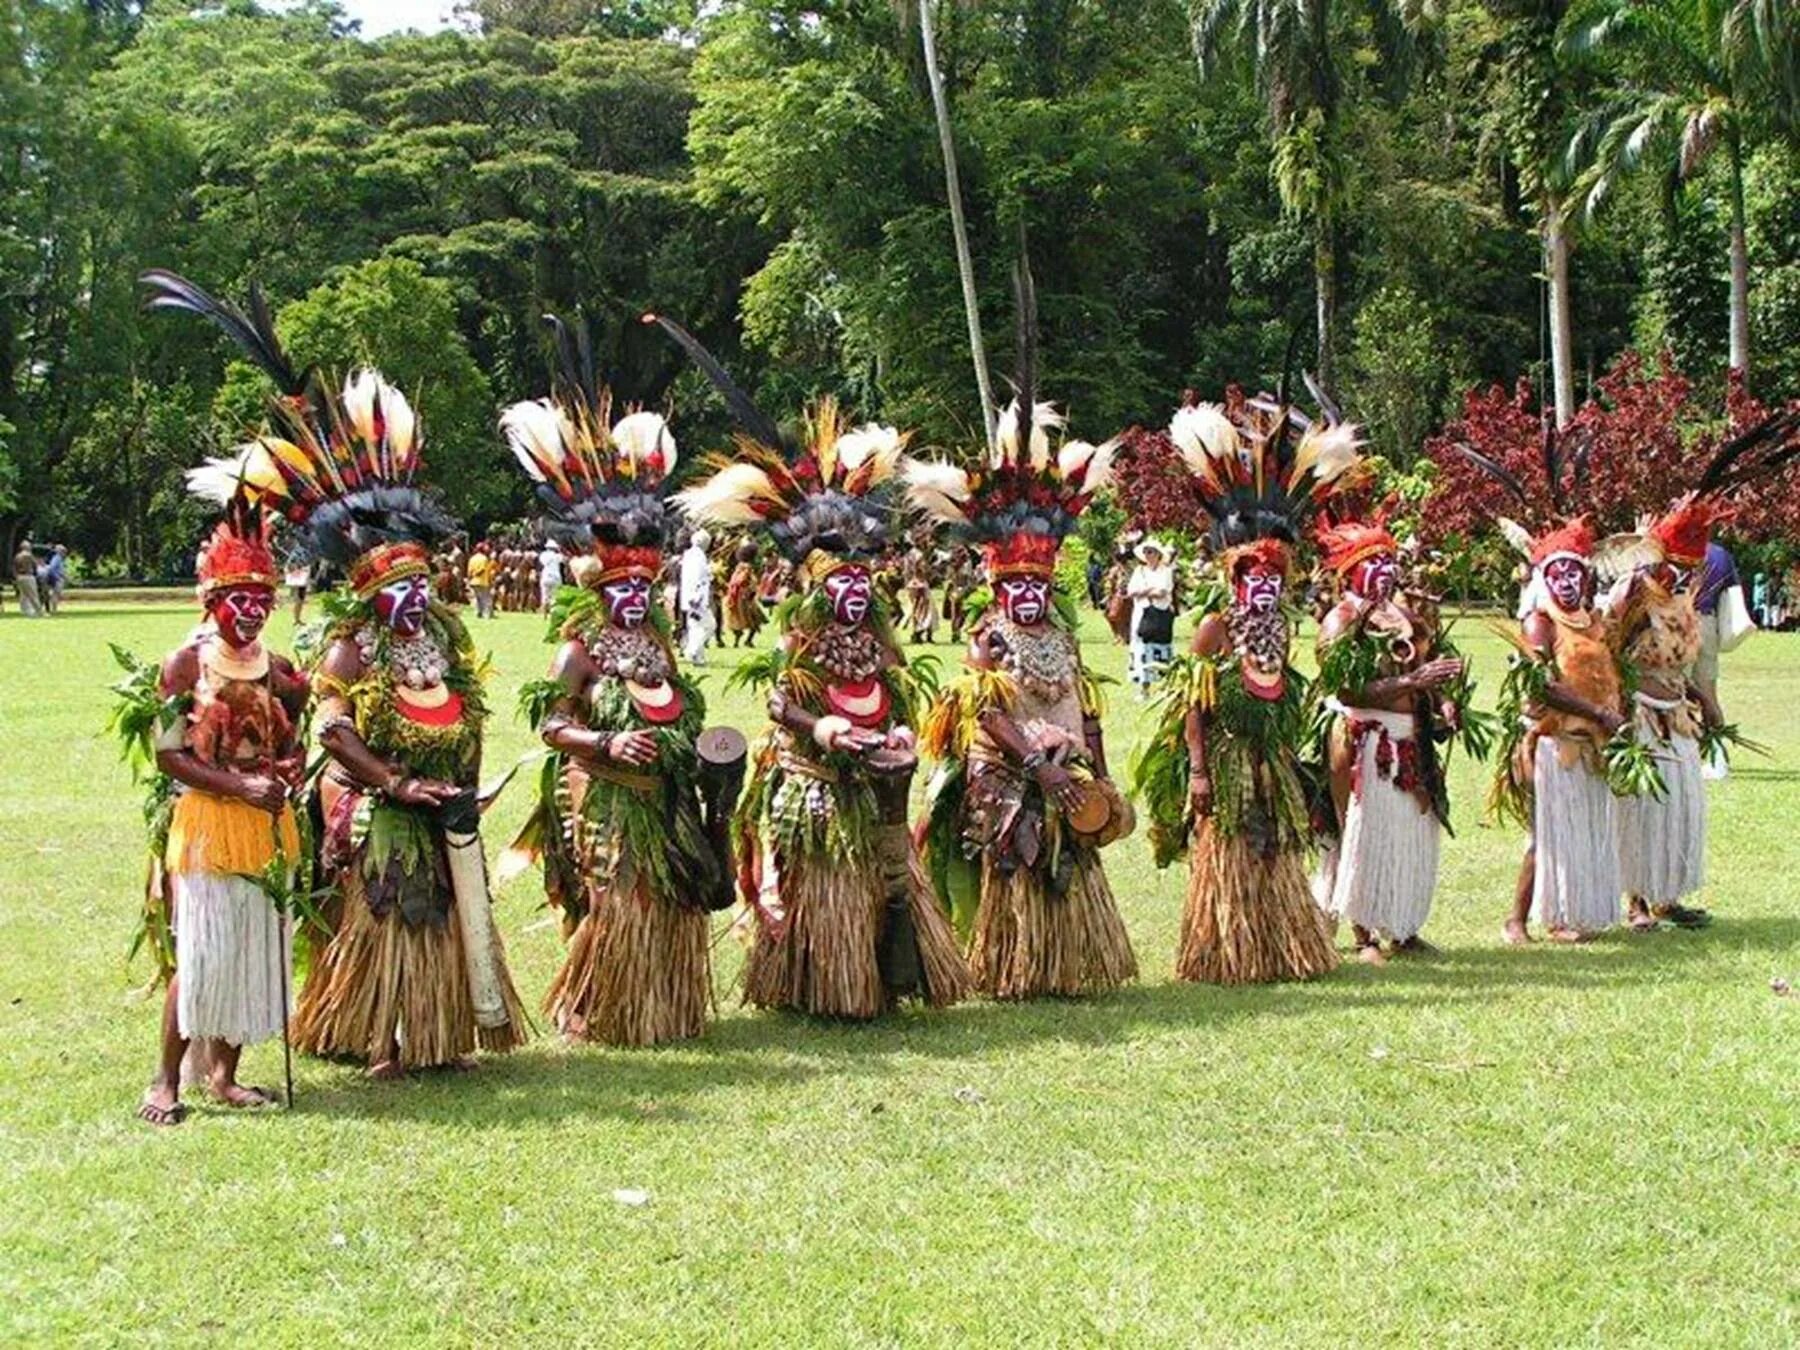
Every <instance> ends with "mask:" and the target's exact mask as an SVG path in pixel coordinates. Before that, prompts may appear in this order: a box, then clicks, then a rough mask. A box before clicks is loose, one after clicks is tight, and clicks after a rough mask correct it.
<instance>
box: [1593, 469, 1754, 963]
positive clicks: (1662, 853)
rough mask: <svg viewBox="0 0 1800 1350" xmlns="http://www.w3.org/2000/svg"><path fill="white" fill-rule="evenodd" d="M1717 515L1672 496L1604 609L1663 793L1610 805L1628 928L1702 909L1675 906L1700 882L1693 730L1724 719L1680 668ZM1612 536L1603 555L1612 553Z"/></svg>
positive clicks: (1694, 649)
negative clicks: (1696, 583) (1630, 678)
mask: <svg viewBox="0 0 1800 1350" xmlns="http://www.w3.org/2000/svg"><path fill="white" fill-rule="evenodd" d="M1725 514H1727V513H1726V512H1723V511H1721V510H1719V509H1718V508H1717V507H1715V506H1714V505H1713V504H1712V503H1710V502H1708V501H1706V500H1703V499H1699V498H1696V497H1695V496H1693V495H1692V494H1690V495H1688V496H1686V497H1683V498H1682V499H1681V500H1680V501H1678V502H1676V503H1675V505H1674V507H1673V508H1672V509H1671V510H1670V511H1669V512H1668V513H1667V514H1666V515H1664V516H1662V517H1661V518H1659V519H1658V520H1656V521H1655V522H1653V523H1652V524H1651V526H1650V528H1649V529H1648V530H1647V531H1646V532H1645V533H1644V534H1643V535H1642V536H1641V537H1636V538H1629V543H1630V545H1632V547H1630V548H1629V550H1628V552H1629V555H1630V558H1629V563H1628V566H1629V567H1630V570H1629V571H1628V572H1627V573H1626V575H1625V576H1624V577H1623V579H1622V580H1621V581H1620V584H1619V586H1618V587H1617V588H1616V589H1615V590H1614V592H1613V595H1612V597H1611V598H1610V603H1609V605H1608V611H1609V612H1608V619H1609V621H1610V624H1611V630H1610V631H1611V640H1612V643H1613V646H1614V647H1615V648H1616V649H1617V650H1618V651H1619V652H1620V653H1621V654H1622V655H1623V657H1624V661H1625V664H1626V666H1627V667H1628V668H1629V669H1630V670H1631V671H1632V672H1633V673H1634V674H1635V676H1636V678H1637V683H1636V687H1635V688H1634V689H1633V690H1632V691H1631V707H1632V713H1633V716H1632V725H1633V729H1634V732H1635V734H1636V736H1637V739H1638V740H1639V742H1640V743H1642V744H1643V745H1644V746H1646V747H1647V748H1648V749H1649V750H1650V752H1651V753H1652V754H1653V755H1655V756H1656V764H1657V770H1658V772H1659V773H1661V775H1662V780H1663V785H1664V788H1665V791H1664V793H1663V795H1662V796H1661V797H1656V796H1653V795H1645V796H1640V797H1629V798H1626V799H1624V800H1623V801H1621V802H1619V804H1618V820H1619V830H1618V840H1619V878H1620V883H1621V885H1622V886H1623V888H1624V891H1625V894H1626V896H1627V901H1628V907H1629V913H1628V916H1627V917H1628V918H1629V920H1630V923H1631V926H1632V928H1634V929H1636V930H1639V931H1644V930H1648V929H1653V928H1655V927H1656V926H1657V923H1658V921H1659V920H1661V919H1667V920H1669V921H1670V922H1671V923H1674V924H1677V925H1679V926H1681V927H1684V928H1699V927H1702V926H1704V925H1705V924H1706V923H1707V922H1708V920H1709V916H1708V914H1707V912H1706V911H1705V910H1703V909H1691V908H1689V907H1688V906H1686V905H1684V904H1682V903H1681V901H1682V899H1683V898H1684V897H1686V896H1689V895H1692V894H1694V893H1695V892H1696V891H1698V890H1699V889H1700V887H1701V885H1702V884H1703V883H1704V882H1705V879H1706V785H1705V783H1704V782H1703V781H1702V779H1701V775H1700V763H1701V758H1702V757H1701V753H1700V741H1701V737H1702V734H1703V733H1706V732H1712V731H1714V730H1715V729H1717V728H1719V727H1720V726H1721V725H1722V724H1723V721H1724V719H1723V718H1722V717H1721V716H1720V715H1719V708H1718V705H1717V704H1716V703H1715V702H1713V700H1712V698H1711V696H1710V695H1708V694H1707V693H1706V692H1705V691H1704V690H1703V689H1702V688H1701V687H1700V686H1699V685H1698V684H1696V683H1695V682H1694V681H1693V679H1692V677H1691V674H1690V672H1691V671H1692V669H1693V665H1694V662H1695V661H1696V660H1697V659H1698V658H1699V656H1700V615H1699V611H1698V610H1697V609H1696V608H1695V605H1694V595H1693V591H1692V589H1691V584H1692V582H1693V580H1694V578H1695V572H1696V569H1697V568H1698V567H1699V566H1700V565H1701V564H1702V563H1703V562H1705V561H1706V545H1707V541H1708V539H1709V538H1710V536H1711V531H1712V526H1713V523H1714V522H1715V521H1716V520H1718V519H1719V518H1720V517H1721V516H1723V515H1725ZM1621 542H1622V541H1620V540H1618V539H1616V538H1615V539H1609V540H1607V541H1606V549H1605V550H1604V551H1605V552H1608V553H1611V554H1613V555H1614V557H1613V558H1612V559H1609V561H1613V562H1614V564H1615V566H1617V563H1618V561H1619V558H1618V555H1619V553H1620V552H1621V550H1620V544H1621Z"/></svg>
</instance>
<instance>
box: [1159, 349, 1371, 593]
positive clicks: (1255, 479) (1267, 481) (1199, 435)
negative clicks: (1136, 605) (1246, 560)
mask: <svg viewBox="0 0 1800 1350" xmlns="http://www.w3.org/2000/svg"><path fill="white" fill-rule="evenodd" d="M1307 383H1308V386H1309V387H1310V388H1312V390H1313V393H1314V396H1315V397H1317V398H1318V399H1319V403H1320V407H1321V411H1322V413H1323V416H1322V417H1321V418H1320V419H1319V420H1318V421H1313V420H1312V419H1310V418H1308V417H1306V416H1305V415H1304V414H1302V413H1301V412H1300V411H1299V410H1298V409H1296V408H1294V407H1293V406H1292V405H1291V404H1290V403H1289V402H1288V401H1287V399H1286V397H1285V396H1283V397H1280V398H1277V399H1274V400H1270V399H1268V398H1246V397H1244V395H1243V393H1242V392H1241V391H1240V390H1239V389H1237V388H1236V387H1235V386H1233V387H1232V388H1230V389H1227V390H1226V393H1225V401H1224V402H1223V403H1203V402H1201V401H1199V400H1198V399H1197V398H1190V401H1189V402H1187V403H1186V404H1184V405H1183V406H1182V407H1180V408H1178V409H1176V411H1175V416H1174V417H1173V419H1171V421H1170V423H1169V439H1170V440H1172V441H1173V442H1174V443H1175V448H1176V450H1177V451H1178V452H1179V453H1180V455H1181V459H1182V462H1183V463H1184V464H1185V465H1186V466H1187V468H1188V471H1189V472H1190V473H1192V474H1193V475H1194V478H1195V480H1196V481H1197V482H1198V484H1199V488H1200V501H1201V505H1202V506H1204V507H1205V509H1206V513H1207V515H1208V516H1209V517H1210V518H1211V524H1210V526H1209V528H1208V532H1207V537H1208V539H1209V540H1210V542H1211V545H1212V548H1213V551H1214V552H1215V553H1217V554H1219V555H1221V556H1228V557H1232V558H1234V559H1235V558H1236V557H1241V556H1243V554H1242V552H1241V551H1242V550H1246V549H1249V550H1253V551H1254V552H1255V553H1256V554H1257V556H1259V557H1263V558H1264V559H1265V560H1266V561H1270V562H1272V563H1274V562H1285V561H1286V559H1287V557H1288V550H1289V549H1290V548H1291V547H1292V546H1293V545H1296V544H1298V543H1299V542H1300V539H1301V536H1302V534H1303V533H1304V531H1305V528H1306V525H1307V522H1308V521H1309V520H1310V519H1311V517H1312V516H1313V514H1314V513H1315V512H1316V511H1318V510H1319V508H1320V507H1321V506H1322V505H1323V503H1324V502H1325V501H1326V500H1327V499H1328V498H1329V497H1331V496H1332V495H1333V494H1334V493H1337V492H1341V491H1348V490H1349V489H1351V488H1353V487H1355V486H1357V485H1358V484H1359V483H1361V481H1362V480H1363V478H1364V476H1365V473H1366V470H1365V466H1364V463H1363V457H1362V442H1361V441H1360V440H1359V439H1358V436H1357V432H1358V429H1357V427H1356V426H1355V425H1354V424H1353V423H1350V422H1346V421H1344V420H1342V418H1341V417H1340V416H1339V414H1338V411H1337V408H1336V406H1335V405H1334V404H1333V403H1332V402H1331V400H1330V399H1329V398H1326V397H1324V396H1323V393H1322V391H1321V390H1320V389H1319V388H1318V386H1316V385H1314V384H1313V383H1312V381H1311V380H1308V381H1307Z"/></svg>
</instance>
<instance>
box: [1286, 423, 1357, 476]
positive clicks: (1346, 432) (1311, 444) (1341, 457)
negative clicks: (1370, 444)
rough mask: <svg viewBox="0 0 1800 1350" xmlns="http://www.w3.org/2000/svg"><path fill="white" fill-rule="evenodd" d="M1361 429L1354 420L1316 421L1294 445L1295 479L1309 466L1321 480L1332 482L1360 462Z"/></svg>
mask: <svg viewBox="0 0 1800 1350" xmlns="http://www.w3.org/2000/svg"><path fill="white" fill-rule="evenodd" d="M1360 430H1361V428H1359V427H1357V426H1356V424H1355V423H1353V422H1339V423H1337V424H1336V425H1335V426H1327V425H1326V424H1324V423H1322V422H1315V423H1313V424H1312V425H1311V426H1310V427H1308V428H1307V429H1306V434H1305V435H1303V436H1302V437H1301V438H1300V444H1299V445H1298V446H1296V447H1295V448H1294V473H1293V476H1294V478H1296V479H1297V478H1298V477H1299V475H1300V474H1302V473H1304V472H1305V471H1306V470H1307V469H1308V468H1310V469H1311V470H1312V472H1313V476H1314V477H1315V478H1316V479H1318V481H1319V482H1321V483H1334V482H1336V481H1337V480H1338V479H1339V478H1341V477H1343V476H1344V474H1346V473H1348V472H1349V471H1350V470H1351V469H1353V468H1355V467H1356V465H1357V464H1359V463H1361V462H1362V455H1361V453H1360V451H1361V449H1362V444H1363V443H1362V440H1361V439H1360V437H1359V436H1358V432H1359V431H1360Z"/></svg>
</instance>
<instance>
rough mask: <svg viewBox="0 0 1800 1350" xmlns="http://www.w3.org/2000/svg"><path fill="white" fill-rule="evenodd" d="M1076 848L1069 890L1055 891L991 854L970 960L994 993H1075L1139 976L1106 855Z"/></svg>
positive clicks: (978, 981)
mask: <svg viewBox="0 0 1800 1350" xmlns="http://www.w3.org/2000/svg"><path fill="white" fill-rule="evenodd" d="M1071 847H1075V848H1076V850H1077V851H1076V857H1075V867H1074V873H1073V875H1072V876H1071V878H1070V880H1069V890H1068V894H1066V895H1060V896H1058V895H1051V894H1050V892H1049V891H1048V890H1047V889H1046V888H1045V887H1044V884H1043V882H1042V880H1041V879H1040V878H1039V877H1038V875H1037V873H1036V872H1035V871H1034V870H1033V869H1031V868H1020V869H1019V870H1018V871H1016V872H1012V873H1010V874H1008V873H1003V872H1001V871H1000V869H999V868H997V867H996V866H994V864H993V862H992V860H985V861H984V862H983V863H982V867H981V907H980V908H979V909H978V910H977V911H976V914H975V939H974V945H973V946H972V947H971V948H970V951H969V966H970V969H971V970H972V971H973V972H974V976H975V986H976V988H978V989H979V990H981V992H982V993H984V994H986V995H988V996H989V997H990V998H997V999H1025V998H1040V997H1043V996H1045V995H1059V996H1062V997H1067V998H1073V997H1078V996H1080V995H1083V994H1100V993H1105V992H1106V991H1108V990H1111V989H1116V988H1118V987H1119V986H1120V985H1122V984H1124V983H1126V982H1127V981H1129V980H1133V979H1135V978H1136V977H1137V957H1136V956H1135V955H1133V953H1132V950H1131V938H1130V937H1129V936H1128V935H1127V934H1126V932H1125V922H1124V920H1123V919H1121V918H1120V917H1119V908H1118V906H1117V905H1116V904H1115V903H1114V902H1113V894H1112V887H1111V886H1109V885H1108V884H1107V881H1106V872H1105V871H1104V870H1103V869H1102V867H1101V864H1100V855H1099V853H1098V852H1096V851H1095V850H1093V849H1089V848H1081V847H1079V846H1074V845H1072V846H1071Z"/></svg>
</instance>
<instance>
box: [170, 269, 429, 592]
mask: <svg viewBox="0 0 1800 1350" xmlns="http://www.w3.org/2000/svg"><path fill="white" fill-rule="evenodd" d="M139 280H140V281H141V282H142V283H143V284H144V285H145V286H146V287H148V288H149V292H150V294H149V296H148V298H147V300H146V304H147V306H148V307H149V308H150V309H176V310H185V311H187V312H188V313H190V314H198V315H199V316H200V317H202V318H204V319H206V320H208V321H209V322H211V323H213V324H215V325H217V326H218V327H219V329H221V330H222V331H223V332H224V333H225V335H226V336H227V337H229V338H230V339H231V340H232V341H233V342H234V343H236V344H237V346H238V348H239V350H241V351H242V352H243V353H244V355H246V356H247V357H249V358H250V360H251V361H253V362H254V363H255V364H256V365H257V366H259V367H260V368H261V369H262V370H263V372H264V373H265V374H267V375H268V376H269V378H270V379H272V380H273V381H274V383H275V386H276V390H277V393H276V394H275V395H274V396H273V397H271V399H270V401H269V412H270V423H271V430H270V432H269V433H268V434H266V435H260V436H257V437H256V438H255V439H254V440H252V441H250V442H249V443H248V444H246V445H243V446H241V447H239V449H238V450H237V451H236V452H235V453H234V454H233V455H231V456H229V457H227V458H223V459H214V460H209V461H208V462H207V464H206V465H205V466H203V468H201V469H199V470H196V471H195V475H198V476H199V478H200V481H201V482H206V481H208V480H209V479H210V480H213V481H214V482H222V481H231V482H234V483H243V484H244V485H246V488H247V490H248V491H249V492H251V493H252V494H253V495H255V496H256V497H257V498H258V499H259V500H260V501H262V502H264V503H265V504H267V505H270V506H273V507H274V508H275V509H276V510H278V511H280V512H281V514H282V515H283V516H285V517H286V518H287V519H288V520H289V521H291V522H293V523H294V524H295V525H297V526H300V527H302V528H303V529H304V531H305V538H306V541H307V544H308V546H309V551H310V552H312V553H313V554H315V555H316V556H318V557H322V558H324V559H326V560H327V561H329V562H333V563H337V564H339V565H340V566H343V567H345V568H347V569H348V571H349V577H350V583H351V585H352V587H354V589H355V590H356V592H357V593H358V594H359V595H363V596H367V595H371V594H373V593H374V592H375V591H377V590H379V589H380V588H381V587H383V586H385V585H387V584H389V583H390V582H392V581H396V580H399V579H401V578H403V577H408V576H423V575H425V574H426V573H427V572H428V571H429V567H430V557H429V553H428V551H427V550H428V547H429V546H430V545H431V544H434V543H436V542H437V541H438V540H440V539H442V538H444V537H446V536H448V535H450V534H452V533H454V532H455V529H456V523H455V521H454V520H452V519H451V518H450V516H449V515H448V514H447V513H446V512H445V511H444V510H443V508H442V507H440V506H438V505H437V504H436V503H434V502H432V501H431V500H429V499H428V498H427V497H426V496H425V494H424V493H423V492H422V491H420V490H419V489H418V488H417V487H415V486H413V478H414V476H415V474H416V473H417V472H418V468H419V452H420V444H421V437H420V434H419V425H418V418H417V416H416V415H415V414H414V412H413V408H412V405H411V404H410V403H408V402H407V399H406V396H405V395H404V394H402V393H401V392H400V391H399V390H398V389H396V388H394V387H393V386H392V385H391V384H389V383H388V382H387V381H386V380H384V379H383V378H382V377H381V374H380V372H378V371H374V370H366V369H365V370H357V371H354V372H352V374H351V375H350V376H349V378H348V379H346V380H345V381H344V385H343V388H342V390H341V391H339V392H338V393H336V394H335V395H334V394H332V393H331V392H330V390H329V389H328V387H327V386H326V384H325V382H324V381H323V380H322V379H321V378H320V376H319V374H318V372H317V371H316V370H313V369H310V368H309V369H307V370H305V371H296V370H295V369H294V367H293V365H292V363H291V362H289V360H288V358H287V355H286V353H284V352H283V351H282V349H281V343H280V340H279V339H278V338H277V337H276V336H275V326H274V323H273V322H272V320H271V318H270V315H269V307H268V305H267V303H266V302H265V301H264V299H263V295H262V291H261V289H260V288H259V287H257V286H256V285H255V284H254V283H253V284H252V285H251V287H250V305H249V313H248V314H246V313H245V312H243V311H242V310H239V309H237V308H236V307H235V306H233V305H230V304H227V303H225V302H224V301H221V300H218V299H215V298H214V297H213V296H211V295H209V294H208V293H207V292H206V291H204V290H202V289H201V288H200V287H198V286H196V285H195V284H194V283H193V282H191V281H188V280H187V279H186V278H185V277H180V276H177V275H176V274H175V273H173V272H165V271H149V272H145V273H144V274H143V275H142V276H141V277H140V278H139ZM193 481H194V476H193V475H191V476H190V482H193Z"/></svg>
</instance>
